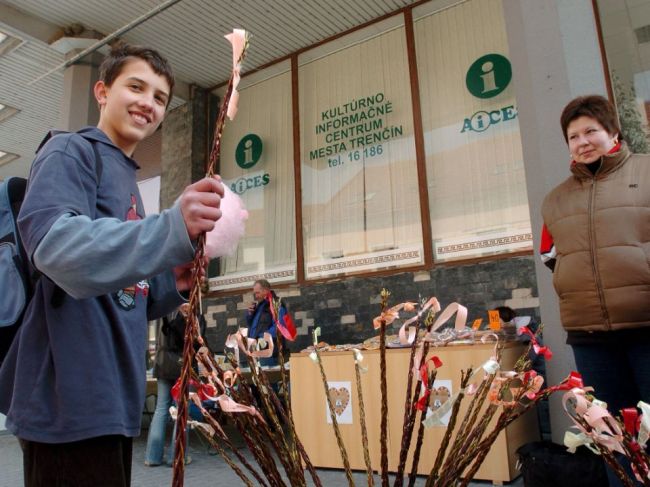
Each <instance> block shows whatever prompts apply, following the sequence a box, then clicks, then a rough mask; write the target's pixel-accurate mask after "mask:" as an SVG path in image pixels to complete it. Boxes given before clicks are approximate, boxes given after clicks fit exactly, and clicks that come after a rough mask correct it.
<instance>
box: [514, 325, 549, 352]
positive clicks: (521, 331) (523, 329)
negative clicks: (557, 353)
mask: <svg viewBox="0 0 650 487" xmlns="http://www.w3.org/2000/svg"><path fill="white" fill-rule="evenodd" d="M517 334H518V335H522V334H523V335H528V336H529V337H530V342H531V343H532V344H533V351H534V352H535V353H536V354H537V355H543V356H544V358H545V359H546V360H551V358H552V357H553V352H551V349H550V348H548V347H545V346H540V344H539V342H538V341H537V337H536V336H535V334H534V333H533V332H532V331H530V329H529V328H528V327H527V326H522V327H521V328H519V329H518V330H517Z"/></svg>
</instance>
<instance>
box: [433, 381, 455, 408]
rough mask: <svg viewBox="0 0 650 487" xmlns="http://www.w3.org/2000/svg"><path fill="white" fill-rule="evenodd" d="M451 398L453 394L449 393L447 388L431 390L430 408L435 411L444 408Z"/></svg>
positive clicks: (441, 387)
mask: <svg viewBox="0 0 650 487" xmlns="http://www.w3.org/2000/svg"><path fill="white" fill-rule="evenodd" d="M450 396H451V392H449V389H447V388H446V387H445V386H440V387H438V388H437V389H435V388H434V389H431V395H430V396H429V407H430V408H431V409H433V410H434V411H435V410H436V409H438V408H440V407H442V405H443V404H444V403H446V402H447V401H448V400H449V397H450Z"/></svg>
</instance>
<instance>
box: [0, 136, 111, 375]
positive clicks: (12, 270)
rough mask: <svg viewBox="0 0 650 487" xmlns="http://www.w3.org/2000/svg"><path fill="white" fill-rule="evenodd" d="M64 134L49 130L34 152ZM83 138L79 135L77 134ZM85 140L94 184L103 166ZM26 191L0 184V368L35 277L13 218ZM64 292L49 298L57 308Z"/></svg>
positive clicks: (19, 182) (13, 183)
mask: <svg viewBox="0 0 650 487" xmlns="http://www.w3.org/2000/svg"><path fill="white" fill-rule="evenodd" d="M61 133H66V132H60V131H51V132H49V133H48V134H47V136H46V137H45V138H44V139H43V141H42V142H41V144H40V145H39V147H38V149H37V151H36V152H37V153H38V151H39V150H40V149H41V147H43V145H44V144H45V142H47V141H48V140H49V139H50V138H52V137H53V136H54V135H57V134H61ZM81 135H82V136H83V134H81ZM86 140H88V141H89V142H90V143H91V145H92V147H93V152H94V154H95V168H96V171H97V185H98V186H99V182H100V181H101V176H102V169H103V164H102V160H101V157H100V156H99V151H98V150H97V147H96V146H95V143H94V141H92V140H89V139H86ZM26 191H27V179H25V178H20V177H11V178H8V179H7V180H5V181H3V182H2V183H0V289H2V292H0V365H2V362H3V361H4V358H5V356H6V355H7V352H8V351H9V347H10V346H11V342H12V341H13V339H14V337H15V336H16V333H17V332H18V329H19V328H20V325H21V324H22V320H23V315H24V314H25V309H26V308H27V304H28V303H29V301H30V299H31V298H32V296H33V294H34V285H35V284H36V281H37V280H38V278H39V274H38V272H36V271H35V269H34V268H33V267H32V266H31V264H30V263H29V261H28V259H27V254H26V253H25V249H24V247H23V243H22V241H21V239H20V235H19V234H18V226H17V225H16V219H17V218H18V212H19V211H20V207H21V205H22V203H23V199H24V198H25V193H26ZM64 296H65V293H64V292H63V290H62V289H60V288H59V287H57V288H56V290H55V292H54V294H53V296H52V303H51V304H52V305H53V306H55V307H58V306H60V305H61V303H62V300H63V297H64Z"/></svg>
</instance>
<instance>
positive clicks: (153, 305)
mask: <svg viewBox="0 0 650 487" xmlns="http://www.w3.org/2000/svg"><path fill="white" fill-rule="evenodd" d="M184 302H186V301H185V299H184V298H183V296H181V295H180V294H179V293H178V291H177V290H176V278H175V277H174V273H173V272H172V271H167V272H163V273H162V274H158V275H157V276H154V277H153V278H152V279H150V281H149V299H148V302H147V319H148V320H149V321H151V320H156V319H158V318H162V317H163V316H165V315H168V314H171V313H172V312H173V311H174V310H176V308H178V307H179V306H180V305H181V304H183V303H184Z"/></svg>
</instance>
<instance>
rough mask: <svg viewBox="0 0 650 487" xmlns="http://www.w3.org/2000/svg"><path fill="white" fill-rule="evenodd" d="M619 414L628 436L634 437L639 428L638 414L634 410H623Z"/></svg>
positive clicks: (639, 419)
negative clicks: (621, 416)
mask: <svg viewBox="0 0 650 487" xmlns="http://www.w3.org/2000/svg"><path fill="white" fill-rule="evenodd" d="M621 414H622V415H623V424H624V425H625V431H627V432H628V433H630V435H632V436H634V435H636V433H637V431H639V426H640V425H641V418H640V417H639V412H638V411H637V410H636V408H624V409H621Z"/></svg>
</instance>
